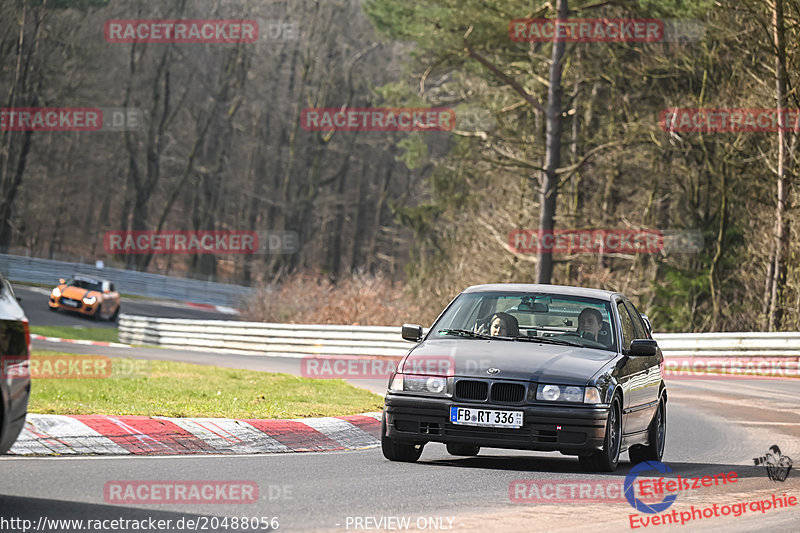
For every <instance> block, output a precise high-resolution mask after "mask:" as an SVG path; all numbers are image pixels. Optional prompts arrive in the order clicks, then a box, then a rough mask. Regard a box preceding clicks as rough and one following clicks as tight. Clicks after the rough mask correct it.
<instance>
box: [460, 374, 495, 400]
mask: <svg viewBox="0 0 800 533" xmlns="http://www.w3.org/2000/svg"><path fill="white" fill-rule="evenodd" d="M488 395H489V384H488V383H486V382H485V381H471V380H468V379H462V380H459V381H456V397H458V398H461V399H462V400H480V401H486V398H487V397H488Z"/></svg>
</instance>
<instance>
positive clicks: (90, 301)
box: [83, 296, 97, 305]
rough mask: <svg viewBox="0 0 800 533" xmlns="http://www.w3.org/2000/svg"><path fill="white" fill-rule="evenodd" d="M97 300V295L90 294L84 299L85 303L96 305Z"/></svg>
mask: <svg viewBox="0 0 800 533" xmlns="http://www.w3.org/2000/svg"><path fill="white" fill-rule="evenodd" d="M96 301H97V296H89V297H87V298H84V299H83V303H85V304H86V305H94V303H95V302H96Z"/></svg>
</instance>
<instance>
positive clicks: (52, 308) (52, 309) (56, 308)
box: [47, 305, 58, 311]
mask: <svg viewBox="0 0 800 533" xmlns="http://www.w3.org/2000/svg"><path fill="white" fill-rule="evenodd" d="M47 308H48V309H50V310H51V311H58V307H50V306H49V305H48V306H47Z"/></svg>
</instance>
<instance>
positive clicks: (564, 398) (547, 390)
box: [536, 383, 600, 403]
mask: <svg viewBox="0 0 800 533" xmlns="http://www.w3.org/2000/svg"><path fill="white" fill-rule="evenodd" d="M587 389H592V390H594V391H595V393H597V397H598V398H599V397H600V393H599V392H597V389H595V388H594V387H576V386H573V385H547V384H544V383H540V384H539V386H538V387H537V388H536V399H537V400H539V401H545V402H571V403H600V402H599V401H590V402H587V401H586V398H587V396H586V391H587ZM591 398H594V396H592V397H591Z"/></svg>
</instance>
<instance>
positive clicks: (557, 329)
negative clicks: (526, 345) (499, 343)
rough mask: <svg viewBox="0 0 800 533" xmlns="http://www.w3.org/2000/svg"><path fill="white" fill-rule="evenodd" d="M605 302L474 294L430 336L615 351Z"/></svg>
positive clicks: (464, 298) (465, 297)
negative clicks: (534, 341) (499, 340)
mask: <svg viewBox="0 0 800 533" xmlns="http://www.w3.org/2000/svg"><path fill="white" fill-rule="evenodd" d="M611 317H612V315H611V306H610V304H609V302H606V301H603V300H598V299H596V298H586V297H579V296H567V295H561V294H543V293H519V292H514V293H511V292H479V293H468V294H462V295H460V296H459V297H458V298H457V299H456V301H455V302H453V305H451V306H450V307H449V308H448V309H447V311H446V312H445V313H444V314H443V315H442V316H441V318H439V320H438V321H437V322H436V323H435V324H434V325H433V328H432V335H438V336H454V337H455V336H458V337H461V338H464V339H485V338H491V337H496V338H497V339H502V340H526V341H527V340H537V339H538V340H540V341H541V342H548V343H552V342H557V343H563V344H572V345H576V346H584V347H587V348H601V349H605V350H614V349H615V341H614V339H615V338H616V330H615V328H614V326H613V324H614V321H613V320H612V318H611Z"/></svg>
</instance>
